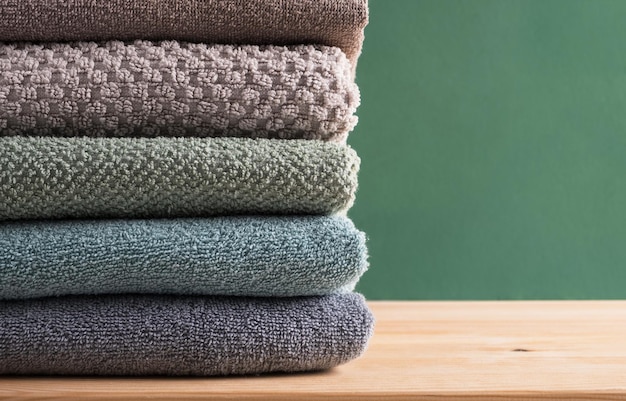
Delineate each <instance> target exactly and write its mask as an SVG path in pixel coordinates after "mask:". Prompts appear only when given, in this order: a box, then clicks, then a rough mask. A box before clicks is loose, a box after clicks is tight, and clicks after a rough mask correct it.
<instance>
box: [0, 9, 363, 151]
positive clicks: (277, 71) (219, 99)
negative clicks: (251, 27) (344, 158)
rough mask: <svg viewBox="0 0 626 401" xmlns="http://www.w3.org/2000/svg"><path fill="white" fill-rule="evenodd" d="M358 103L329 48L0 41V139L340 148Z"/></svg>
mask: <svg viewBox="0 0 626 401" xmlns="http://www.w3.org/2000/svg"><path fill="white" fill-rule="evenodd" d="M0 1H1V0H0ZM358 104H359V91H358V89H357V86H356V84H355V83H354V79H353V78H352V76H351V66H350V63H349V62H348V60H347V59H346V57H345V55H344V54H343V53H342V52H341V50H339V49H338V48H333V47H324V46H317V47H316V46H293V47H281V46H264V47H259V46H232V45H207V44H195V43H184V42H183V43H179V42H176V41H165V42H159V43H153V42H149V41H136V42H133V43H123V42H119V41H118V42H106V43H102V44H96V43H86V42H81V43H73V44H67V43H51V44H46V43H44V44H21V43H20V44H1V43H0V136H9V135H34V136H101V137H106V136H114V137H115V136H120V137H122V136H123V137H130V136H142V137H155V136H194V137H207V136H210V137H216V136H237V137H241V136H245V137H268V138H269V137H271V138H282V139H294V138H303V139H321V140H335V141H343V140H345V137H346V136H347V134H348V132H349V131H351V130H352V128H353V127H354V126H355V125H356V121H357V118H356V116H355V115H354V113H355V111H356V108H357V106H358Z"/></svg>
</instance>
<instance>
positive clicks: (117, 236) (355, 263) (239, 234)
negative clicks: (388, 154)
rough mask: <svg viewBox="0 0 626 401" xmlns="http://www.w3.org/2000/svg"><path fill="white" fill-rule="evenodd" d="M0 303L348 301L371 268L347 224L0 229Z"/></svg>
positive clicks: (254, 220) (147, 223)
mask: <svg viewBox="0 0 626 401" xmlns="http://www.w3.org/2000/svg"><path fill="white" fill-rule="evenodd" d="M0 250H1V251H0V299H19V298H32V297H44V296H52V295H70V294H121V293H153V294H156V293H159V294H198V295H249V296H294V295H325V294H331V293H334V292H347V291H350V290H352V289H353V288H354V285H355V284H356V281H357V280H358V279H359V277H360V276H361V274H363V272H364V271H365V269H366V268H367V260H366V258H367V255H366V248H365V236H364V234H363V233H361V232H360V231H358V230H357V229H356V228H355V227H354V225H353V224H352V222H351V221H350V220H349V219H348V218H346V217H339V216H283V217H276V216H266V217H263V216H248V217H246V216H240V217H233V216H231V217H216V218H209V219H172V220H167V219H162V220H158V219H154V220H98V221H80V220H77V221H32V222H10V223H3V224H0Z"/></svg>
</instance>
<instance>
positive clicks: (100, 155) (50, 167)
mask: <svg viewBox="0 0 626 401" xmlns="http://www.w3.org/2000/svg"><path fill="white" fill-rule="evenodd" d="M358 168H359V158H358V157H357V155H356V153H355V152H354V151H353V150H352V149H350V148H349V147H347V146H344V145H340V144H336V143H332V142H322V141H307V140H297V139H296V140H292V141H281V140H272V139H245V138H84V137H77V138H40V137H4V138H1V137H0V220H11V219H51V218H91V217H184V216H192V217H196V216H197V217H201V216H209V215H220V214H222V215H224V214H243V213H246V214H330V213H334V212H338V211H342V210H345V209H347V208H349V207H350V206H351V205H352V203H353V201H354V194H355V191H356V186H357V170H358Z"/></svg>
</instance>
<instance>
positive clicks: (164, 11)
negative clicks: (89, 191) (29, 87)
mask: <svg viewBox="0 0 626 401" xmlns="http://www.w3.org/2000/svg"><path fill="white" fill-rule="evenodd" d="M0 15H1V16H2V18H0V41H4V42H12V41H35V42H40V41H51V42H58V41H61V42H65V41H81V40H82V41H106V40H124V41H131V40H135V39H149V40H163V39H175V40H184V41H189V42H203V43H229V44H256V45H263V44H275V45H290V44H321V45H327V46H336V47H339V48H341V49H342V50H343V51H344V53H346V54H347V56H348V58H349V59H350V60H352V62H353V63H356V59H357V57H358V56H359V53H360V51H361V45H362V43H363V29H364V28H365V25H366V24H367V21H368V10H367V1H366V0H297V1H294V0H201V1H198V0H107V1H93V0H72V1H54V2H51V1H50V0H0Z"/></svg>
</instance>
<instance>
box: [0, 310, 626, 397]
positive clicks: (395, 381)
mask: <svg viewBox="0 0 626 401" xmlns="http://www.w3.org/2000/svg"><path fill="white" fill-rule="evenodd" d="M370 305H371V307H372V309H373V311H374V314H375V316H376V318H377V326H376V334H375V336H374V338H373V339H372V341H371V343H370V347H369V349H368V351H367V353H366V355H365V356H363V357H362V358H360V359H358V360H356V361H354V362H352V363H350V364H347V365H345V366H341V367H339V368H336V369H333V370H331V371H328V372H321V373H311V374H299V375H272V376H260V377H243V378H242V377H236V378H183V379H178V378H75V377H72V378H54V377H52V378H51V377H4V378H0V399H2V400H5V399H8V400H133V399H134V400H139V399H144V400H145V399H151V400H174V399H175V400H199V399H214V400H234V399H243V400H270V399H271V400H295V399H306V400H313V401H314V400H328V399H336V400H379V399H382V398H385V399H389V400H464V401H467V400H497V401H500V400H626V301H559V302H371V303H370Z"/></svg>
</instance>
